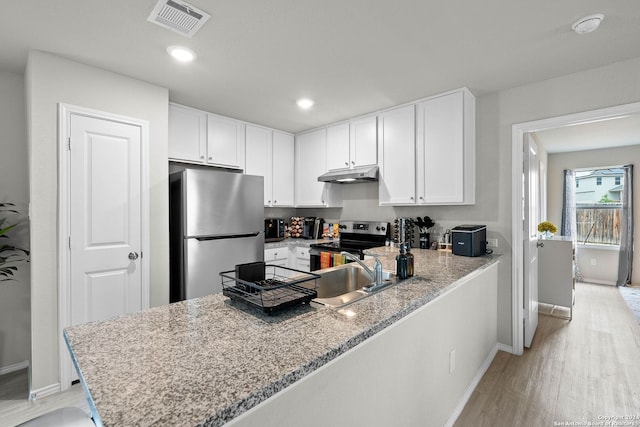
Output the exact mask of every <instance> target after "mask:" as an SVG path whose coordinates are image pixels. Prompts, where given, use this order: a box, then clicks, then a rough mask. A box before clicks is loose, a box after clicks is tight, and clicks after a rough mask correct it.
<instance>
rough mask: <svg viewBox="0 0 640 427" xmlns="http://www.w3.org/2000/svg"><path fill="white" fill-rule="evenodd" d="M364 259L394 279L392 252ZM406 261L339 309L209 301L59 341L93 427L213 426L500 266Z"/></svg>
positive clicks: (424, 255) (440, 258)
mask: <svg viewBox="0 0 640 427" xmlns="http://www.w3.org/2000/svg"><path fill="white" fill-rule="evenodd" d="M370 252H372V253H375V254H377V255H379V256H380V259H381V261H382V263H383V267H384V269H385V270H391V271H395V255H396V253H397V248H394V247H382V248H375V249H373V250H371V251H370ZM412 253H413V254H414V256H415V270H416V276H414V277H413V278H411V279H409V280H407V281H404V282H402V283H400V284H398V285H397V286H393V287H389V288H387V289H385V290H383V291H381V292H378V293H376V294H374V295H372V296H370V297H368V298H364V299H362V300H360V301H358V302H356V303H353V304H351V305H348V306H346V307H344V308H342V309H339V310H336V309H331V308H327V307H324V306H320V305H317V304H313V303H312V304H311V305H306V306H300V307H296V308H293V309H291V310H288V311H285V312H282V313H280V314H278V315H275V316H268V315H263V314H261V313H260V312H258V311H255V310H248V309H244V305H238V303H236V302H233V301H230V300H229V299H228V298H227V297H225V296H223V295H221V294H217V295H210V296H206V297H203V298H196V299H192V300H187V301H182V302H178V303H174V304H170V305H167V306H162V307H155V308H152V309H149V310H145V311H142V312H138V313H134V314H131V315H128V316H122V317H118V318H115V319H112V320H107V321H104V322H97V323H89V324H85V325H79V326H75V327H71V328H68V329H66V330H65V339H66V340H67V343H68V345H69V348H70V350H71V351H72V357H73V358H74V362H75V363H76V364H77V365H78V366H79V367H80V376H81V379H82V382H83V385H84V386H85V389H86V390H87V391H88V392H89V394H90V399H89V400H90V405H91V406H92V407H93V408H97V414H98V416H99V418H98V419H97V421H98V423H99V422H102V423H103V425H105V426H120V425H171V426H194V425H204V426H219V425H222V424H224V423H225V422H227V421H229V420H231V419H233V418H234V417H237V416H238V415H240V414H241V413H243V412H245V411H247V410H248V409H250V408H252V407H253V406H255V405H257V404H259V403H260V402H262V401H264V400H266V399H267V398H269V397H270V396H272V395H274V394H275V393H277V392H278V391H280V390H282V389H284V388H285V387H287V386H289V385H291V384H293V383H294V382H296V381H298V380H299V379H301V378H302V377H304V376H305V375H307V374H309V373H311V372H313V371H314V370H315V369H317V368H319V367H321V366H322V365H324V364H326V363H328V362H329V361H331V360H332V359H334V358H336V357H337V356H339V355H340V354H343V353H345V352H346V351H348V350H349V349H351V348H353V347H355V346H356V345H358V344H359V343H360V342H362V341H364V340H365V339H367V338H368V337H370V336H372V335H373V334H375V333H377V332H379V331H380V330H382V329H384V328H385V327H387V326H389V325H391V324H393V323H394V322H395V321H397V320H399V319H400V318H402V317H404V316H406V315H407V314H409V313H411V312H412V311H414V310H416V309H417V308H420V307H421V306H423V305H425V304H426V303H428V302H429V301H431V300H433V299H435V298H437V297H438V296H439V295H441V294H442V293H443V292H445V291H448V290H450V289H453V288H455V287H457V286H458V285H460V284H461V283H463V282H464V281H462V280H460V279H462V278H464V277H465V276H469V275H474V274H476V273H478V272H479V271H481V270H483V269H485V268H487V267H488V266H490V265H492V264H494V263H496V262H497V261H498V259H499V257H498V256H490V255H487V256H482V257H476V258H467V257H460V256H455V255H451V254H450V253H445V252H438V251H431V250H420V249H414V250H412ZM367 262H368V263H372V262H373V260H368V261H367ZM239 308H242V309H239ZM98 425H99V424H98Z"/></svg>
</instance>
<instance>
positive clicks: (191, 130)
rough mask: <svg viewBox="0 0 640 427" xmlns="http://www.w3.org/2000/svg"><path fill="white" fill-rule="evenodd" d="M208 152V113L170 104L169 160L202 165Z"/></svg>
mask: <svg viewBox="0 0 640 427" xmlns="http://www.w3.org/2000/svg"><path fill="white" fill-rule="evenodd" d="M206 151H207V113H205V112H204V111H199V110H194V109H193V108H187V107H182V106H178V105H174V104H169V158H170V159H175V160H186V161H189V162H199V163H202V162H204V161H205V156H206Z"/></svg>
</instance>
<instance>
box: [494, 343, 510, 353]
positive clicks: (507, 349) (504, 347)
mask: <svg viewBox="0 0 640 427" xmlns="http://www.w3.org/2000/svg"><path fill="white" fill-rule="evenodd" d="M498 350H502V351H505V352H507V353H511V354H513V346H511V345H506V344H501V343H498Z"/></svg>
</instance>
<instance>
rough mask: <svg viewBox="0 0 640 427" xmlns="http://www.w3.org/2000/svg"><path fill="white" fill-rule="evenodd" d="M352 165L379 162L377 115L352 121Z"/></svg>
mask: <svg viewBox="0 0 640 427" xmlns="http://www.w3.org/2000/svg"><path fill="white" fill-rule="evenodd" d="M350 142H351V149H350V150H351V153H350V159H351V163H350V166H351V167H353V166H364V165H375V164H377V163H378V126H377V117H376V116H369V117H363V118H361V119H357V120H353V121H352V122H351V138H350Z"/></svg>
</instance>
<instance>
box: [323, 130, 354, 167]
mask: <svg viewBox="0 0 640 427" xmlns="http://www.w3.org/2000/svg"><path fill="white" fill-rule="evenodd" d="M349 156H350V153H349V123H342V124H339V125H335V126H329V127H328V128H327V170H334V169H344V168H348V167H349V165H350V162H349Z"/></svg>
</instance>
